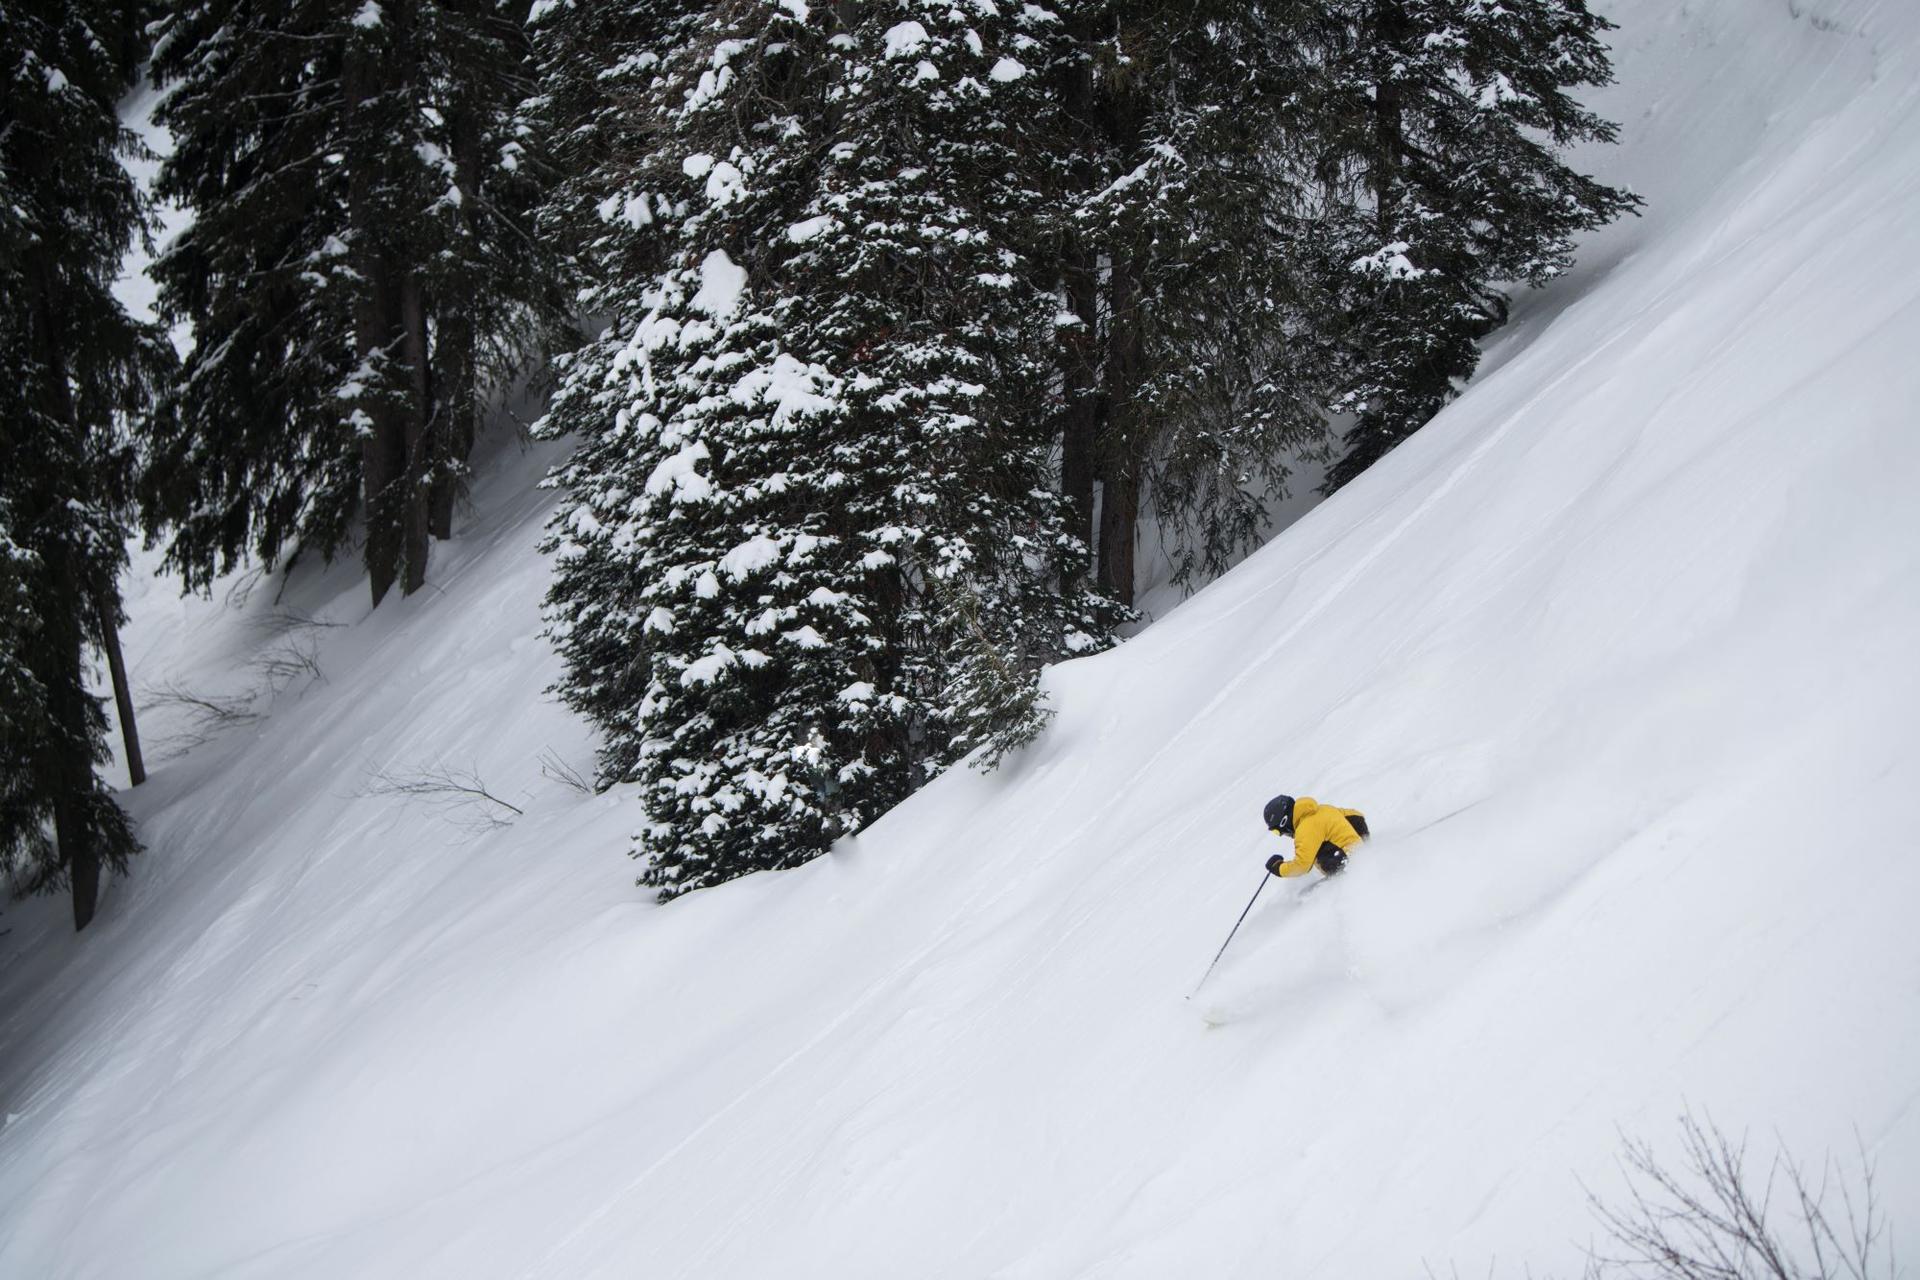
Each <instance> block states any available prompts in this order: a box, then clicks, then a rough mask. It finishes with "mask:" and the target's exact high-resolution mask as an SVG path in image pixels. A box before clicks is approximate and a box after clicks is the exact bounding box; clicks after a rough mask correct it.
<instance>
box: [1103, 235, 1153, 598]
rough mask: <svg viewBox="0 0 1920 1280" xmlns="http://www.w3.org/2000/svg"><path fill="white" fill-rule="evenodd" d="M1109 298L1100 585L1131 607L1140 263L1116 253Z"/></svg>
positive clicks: (1141, 423)
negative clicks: (1110, 311) (1110, 308)
mask: <svg viewBox="0 0 1920 1280" xmlns="http://www.w3.org/2000/svg"><path fill="white" fill-rule="evenodd" d="M1108 297H1109V299H1110V302H1111V305H1112V313H1111V314H1110V315H1109V316H1108V318H1107V422H1106V432H1105V435H1106V438H1105V439H1104V440H1102V441H1101V442H1100V458H1101V486H1100V557H1099V564H1100V575H1099V582H1100V588H1101V590H1102V591H1103V592H1104V593H1106V595H1107V596H1108V597H1109V598H1110V599H1113V600H1117V601H1119V602H1120V603H1121V604H1125V605H1131V604H1132V603H1133V592H1134V543H1135V541H1136V540H1137V536H1138V524H1139V518H1140V490H1141V483H1140V477H1141V472H1142V470H1143V469H1144V465H1145V460H1146V456H1147V450H1148V447H1149V441H1148V439H1147V429H1146V427H1147V424H1146V421H1145V414H1144V413H1143V412H1142V406H1141V404H1140V394H1141V389H1142V384H1143V382H1144V381H1145V372H1146V371H1145V352H1144V345H1145V344H1144V342H1143V340H1142V336H1141V324H1142V316H1141V314H1140V280H1139V261H1138V259H1137V258H1136V257H1135V256H1134V254H1133V252H1132V251H1131V250H1128V249H1116V250H1115V251H1114V254H1113V260H1112V262H1111V264H1110V266H1109V279H1108Z"/></svg>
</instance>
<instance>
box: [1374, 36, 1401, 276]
mask: <svg viewBox="0 0 1920 1280" xmlns="http://www.w3.org/2000/svg"><path fill="white" fill-rule="evenodd" d="M1405 25H1406V18H1405V15H1403V14H1402V13H1401V11H1400V3H1399V0H1379V4H1378V6H1377V7H1376V8H1375V10H1374V31H1373V41H1374V43H1373V61H1374V87H1373V200H1374V212H1375V216H1376V217H1377V218H1378V220H1379V231H1380V242H1381V244H1383V245H1385V244H1390V243H1392V242H1393V241H1395V240H1397V239H1399V236H1398V235H1397V234H1396V232H1397V231H1398V230H1399V225H1400V211H1399V203H1400V189H1399V188H1400V181H1399V179H1400V152H1401V133H1400V131H1401V120H1400V84H1399V82H1398V81H1397V80H1395V79H1394V75H1393V68H1394V64H1395V61H1396V59H1397V57H1398V54H1399V48H1400V41H1401V40H1402V39H1403V38H1404V29H1405Z"/></svg>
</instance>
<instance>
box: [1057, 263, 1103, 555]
mask: <svg viewBox="0 0 1920 1280" xmlns="http://www.w3.org/2000/svg"><path fill="white" fill-rule="evenodd" d="M1092 259H1093V255H1092V254H1091V253H1089V252H1087V251H1086V249H1085V248H1084V247H1082V246H1079V245H1075V246H1073V247H1072V248H1071V249H1069V250H1068V252H1067V254H1066V261H1065V263H1064V265H1063V274H1064V276H1065V283H1066V289H1067V305H1068V307H1069V308H1070V309H1071V310H1072V312H1073V314H1074V316H1075V317H1077V318H1078V319H1079V321H1080V323H1079V324H1078V325H1076V326H1074V327H1073V328H1071V329H1067V330H1064V331H1063V335H1062V338H1061V342H1060V363H1061V369H1060V374H1061V382H1062V389H1063V391H1064V392H1065V396H1066V406H1065V409H1064V412H1063V413H1062V414H1061V429H1060V491H1061V493H1062V494H1064V495H1065V497H1066V499H1067V507H1068V510H1069V511H1070V512H1071V513H1072V515H1071V519H1072V523H1071V525H1070V526H1069V528H1070V529H1071V531H1072V533H1073V535H1074V536H1075V537H1077V538H1079V539H1080V541H1081V543H1082V544H1083V547H1084V550H1083V551H1082V553H1081V557H1080V558H1079V560H1078V561H1077V562H1076V563H1075V564H1074V565H1072V566H1071V572H1070V573H1068V574H1067V575H1066V576H1067V577H1068V578H1070V579H1071V578H1079V577H1081V576H1083V575H1084V574H1085V573H1086V572H1087V571H1088V569H1089V568H1090V567H1091V565H1090V558H1091V556H1092V554H1093V549H1094V547H1095V546H1096V545H1097V544H1096V543H1095V541H1094V536H1093V535H1094V529H1093V481H1094V472H1095V470H1096V468H1095V453H1094V449H1095V446H1096V444H1097V443H1098V437H1099V427H1100V419H1101V412H1100V360H1099V355H1098V353H1099V350H1100V345H1099V344H1100V310H1099V288H1100V286H1099V281H1098V280H1097V279H1096V278H1095V274H1094V269H1093V261H1092Z"/></svg>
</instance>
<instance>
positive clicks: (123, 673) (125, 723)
mask: <svg viewBox="0 0 1920 1280" xmlns="http://www.w3.org/2000/svg"><path fill="white" fill-rule="evenodd" d="M95 607H96V612H98V613H99V615H100V647H101V648H102V649H104V650H105V651H106V654H107V670H108V671H109V672H110V673H112V676H113V705H114V708H115V709H116V710H117V711H118V712H119V713H120V740H121V742H123V743H125V744H126V749H127V779H128V785H130V786H135V787H137V786H139V785H140V784H141V783H143V782H145V781H146V780H147V765H146V762H145V761H144V760H142V759H141V757H140V729H139V727H138V726H137V725H135V724H134V720H133V694H132V692H131V691H130V690H129V689H128V687H127V662H126V659H125V658H123V657H122V656H121V654H120V624H119V623H118V621H116V620H115V617H114V610H113V609H111V608H110V607H109V605H108V600H107V597H106V595H105V594H104V593H102V594H100V595H98V596H96V597H95Z"/></svg>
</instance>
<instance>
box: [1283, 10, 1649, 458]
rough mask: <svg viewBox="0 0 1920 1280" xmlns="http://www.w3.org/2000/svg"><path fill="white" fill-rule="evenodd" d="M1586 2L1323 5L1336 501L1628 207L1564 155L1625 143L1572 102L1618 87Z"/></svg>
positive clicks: (1325, 243) (1318, 30) (1318, 127)
mask: <svg viewBox="0 0 1920 1280" xmlns="http://www.w3.org/2000/svg"><path fill="white" fill-rule="evenodd" d="M1612 25H1613V24H1611V23H1610V22H1608V21H1607V20H1606V19H1604V18H1602V17H1600V16H1599V15H1597V14H1594V13H1591V12H1589V11H1588V9H1587V6H1586V3H1585V0H1499V2H1498V3H1494V2H1492V0H1327V2H1326V3H1324V4H1323V5H1322V6H1321V12H1320V13H1319V14H1317V15H1316V18H1315V21H1314V23H1313V25H1312V27H1311V30H1312V33H1313V34H1312V37H1311V39H1312V43H1313V45H1314V47H1315V48H1316V49H1317V50H1318V51H1319V53H1320V55H1321V68H1320V71H1319V75H1318V82H1317V85H1316V97H1317V98H1318V102H1317V104H1316V111H1317V118H1316V120H1315V128H1314V129H1313V131H1312V133H1311V136H1310V138H1309V142H1310V145H1312V146H1313V147H1314V148H1315V150H1316V152H1317V155H1318V160H1317V166H1318V168H1319V171H1320V173H1321V175H1322V177H1323V178H1324V179H1325V181H1326V189H1327V191H1328V194H1329V197H1330V202H1329V207H1328V215H1327V217H1326V218H1325V220H1324V225H1323V226H1322V227H1320V228H1319V229H1318V231H1317V233H1316V235H1317V243H1318V246H1319V251H1320V254H1321V256H1322V261H1323V268H1322V271H1323V276H1324V278H1325V279H1326V280H1327V281H1328V288H1329V291H1330V292H1332V293H1334V294H1335V295H1336V296H1338V297H1339V298H1340V299H1341V302H1340V305H1339V306H1338V308H1337V309H1336V313H1337V314H1338V315H1340V316H1341V317H1342V318H1343V323H1344V330H1343V332H1341V333H1340V334H1339V341H1340V344H1341V346H1342V348H1343V349H1344V351H1345V353H1346V360H1347V362H1348V369H1347V373H1346V376H1345V380H1344V382H1345V385H1344V387H1343V390H1342V394H1341V396H1340V398H1339V400H1338V402H1337V407H1338V408H1340V409H1342V410H1344V411H1347V412H1350V413H1352V414H1353V415H1354V423H1353V425H1352V427H1351V429H1350V430H1349V431H1348V434H1347V437H1346V449H1345V453H1344V456H1343V457H1342V458H1341V459H1340V460H1339V462H1338V463H1337V464H1336V465H1335V467H1334V468H1333V469H1332V471H1331V472H1330V474H1329V477H1328V482H1327V485H1328V488H1329V489H1332V488H1336V487H1338V486H1339V485H1342V484H1345V483H1346V482H1347V481H1348V480H1350V479H1352V478H1353V477H1354V476H1356V475H1358V474H1359V473H1360V472H1361V471H1363V470H1365V469H1366V468H1367V467H1368V466H1370V465H1371V464H1372V463H1373V462H1375V461H1376V460H1378V459H1379V458H1380V457H1381V456H1382V455H1383V454H1384V453H1386V452H1387V451H1388V450H1389V449H1391V448H1392V447H1393V446H1394V445H1396V444H1398V443H1399V442H1400V441H1401V440H1404V439H1405V438H1406V437H1407V436H1408V435H1410V434H1411V433H1412V432H1413V431H1414V430H1416V429H1417V428H1418V427H1419V426H1420V425H1421V424H1422V423H1424V422H1426V421H1427V420H1428V419H1429V418H1431V417H1432V416H1433V415H1434V414H1435V413H1437V412H1439V410H1440V409H1441V408H1442V407H1443V406H1444V405H1445V404H1446V403H1447V402H1448V401H1449V400H1451V399H1452V398H1453V396H1454V395H1455V394H1456V393H1457V388H1458V386H1459V384H1460V383H1461V382H1463V381H1464V380H1465V379H1466V378H1468V377H1469V376H1470V375H1471V374H1472V373H1473V371H1474V368H1475V366H1476V365H1477V364H1478V362H1479V350H1478V342H1479V340H1480V339H1481V338H1482V337H1484V336H1485V335H1486V334H1487V333H1489V332H1491V331H1492V330H1493V329H1495V328H1497V327H1498V326H1499V325H1501V324H1504V323H1505V322H1506V318H1507V298H1506V293H1505V291H1506V289H1508V288H1510V287H1512V286H1514V285H1518V284H1526V285H1530V286H1537V285H1540V284H1543V283H1545V282H1546V281H1547V280H1549V279H1551V278H1552V277H1554V276H1555V275H1557V274H1559V273H1560V272H1562V271H1564V270H1565V269H1566V268H1567V267H1568V266H1569V265H1570V264H1571V262H1572V258H1573V239H1574V237H1575V236H1576V235H1577V234H1578V233H1580V232H1582V231H1587V230H1591V229H1592V228H1595V227H1598V226H1602V225H1604V224H1605V223H1607V222H1609V221H1611V220H1613V219H1615V218H1617V217H1619V216H1621V215H1622V214H1624V213H1627V212H1630V211H1632V210H1633V209H1634V208H1636V207H1637V206H1638V204H1639V201H1638V199H1637V198H1636V197H1634V196H1632V195H1631V194H1629V193H1627V192H1624V191H1620V190H1616V189H1614V188H1611V187H1607V186H1605V185H1603V184H1601V183H1599V182H1596V181H1595V180H1593V179H1592V178H1590V177H1587V176H1585V175H1583V174H1580V173H1578V172H1576V171H1575V170H1573V169H1572V168H1571V167H1569V166H1568V165H1567V164H1566V163H1565V161H1564V159H1563V158H1562V153H1563V152H1564V150H1565V148H1567V147H1568V146H1569V145H1571V144H1573V143H1575V142H1579V141H1584V140H1601V141H1611V140H1612V139H1613V137H1614V135H1615V128H1614V126H1613V125H1611V124H1609V123H1608V122H1607V121H1605V120H1603V119H1601V118H1600V117H1599V116H1597V115H1595V114H1594V113H1593V112H1591V111H1588V110H1587V109H1585V108H1584V107H1582V106H1581V105H1580V104H1579V103H1578V102H1577V101H1575V100H1574V99H1573V98H1572V97H1571V96H1570V95H1569V93H1568V91H1569V90H1572V89H1578V88H1580V87H1582V86H1591V85H1603V84H1606V83H1607V82H1608V81H1609V80H1610V79H1611V78H1612V75H1611V69H1610V66H1609V63H1608V59H1607V49H1606V46H1605V44H1604V43H1603V42H1602V39H1601V37H1602V35H1603V33H1604V32H1606V31H1608V30H1610V29H1611V27H1612Z"/></svg>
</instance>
